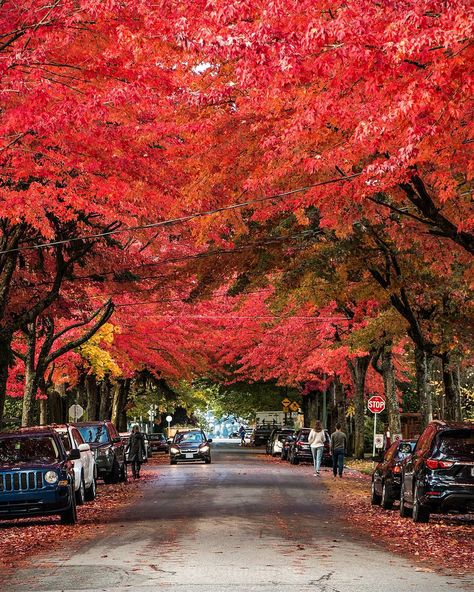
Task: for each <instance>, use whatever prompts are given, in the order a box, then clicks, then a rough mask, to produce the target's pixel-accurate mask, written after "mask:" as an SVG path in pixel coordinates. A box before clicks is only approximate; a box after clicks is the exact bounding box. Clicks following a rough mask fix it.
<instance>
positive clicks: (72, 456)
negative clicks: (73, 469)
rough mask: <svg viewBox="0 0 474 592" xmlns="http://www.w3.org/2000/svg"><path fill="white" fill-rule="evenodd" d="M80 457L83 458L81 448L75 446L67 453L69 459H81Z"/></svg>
mask: <svg viewBox="0 0 474 592" xmlns="http://www.w3.org/2000/svg"><path fill="white" fill-rule="evenodd" d="M80 458H81V453H80V452H79V450H78V449H77V448H73V449H72V450H70V451H69V453H68V455H67V459H68V460H79V459H80Z"/></svg>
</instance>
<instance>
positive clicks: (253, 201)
mask: <svg viewBox="0 0 474 592" xmlns="http://www.w3.org/2000/svg"><path fill="white" fill-rule="evenodd" d="M361 174H362V173H354V174H353V175H347V176H346V177H337V178H336V179H328V180H327V181H320V182H319V183H314V184H313V185H306V186H305V187H298V188H296V189H291V190H289V191H284V192H282V193H276V194H274V195H267V196H265V197H259V198H255V199H249V200H247V201H244V202H240V203H235V204H231V205H228V206H222V207H221V208H216V209H214V210H206V211H204V212H194V213H192V214H188V215H187V216H181V217H179V218H171V219H168V220H161V221H159V222H152V223H150V224H139V225H136V226H125V227H123V228H116V229H113V230H108V231H106V232H98V233H96V234H88V235H82V236H73V237H70V238H67V239H63V240H57V241H51V242H49V243H39V244H36V245H24V246H22V247H17V248H15V249H5V250H3V251H0V255H6V254H7V253H18V252H20V251H31V250H34V249H47V248H49V247H55V246H58V245H65V244H68V243H72V242H75V241H87V240H96V239H98V238H103V237H106V236H111V235H112V234H119V233H124V232H133V231H135V230H146V229H149V228H159V227H164V226H173V225H175V224H182V223H184V222H189V221H190V220H193V219H195V218H202V217H205V216H211V215H213V214H218V213H220V212H227V211H230V210H237V209H240V208H245V207H247V206H251V205H253V204H257V203H262V202H265V201H270V200H272V199H281V198H282V197H288V196H289V195H295V194H296V193H303V192H305V191H309V190H310V189H314V188H315V187H322V186H323V185H331V184H333V183H340V182H341V181H349V180H351V179H353V178H355V177H359V176H360V175H361Z"/></svg>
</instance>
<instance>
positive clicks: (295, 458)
mask: <svg viewBox="0 0 474 592" xmlns="http://www.w3.org/2000/svg"><path fill="white" fill-rule="evenodd" d="M293 464H294V465H299V464H300V459H299V458H298V457H297V456H296V454H295V455H294V456H293Z"/></svg>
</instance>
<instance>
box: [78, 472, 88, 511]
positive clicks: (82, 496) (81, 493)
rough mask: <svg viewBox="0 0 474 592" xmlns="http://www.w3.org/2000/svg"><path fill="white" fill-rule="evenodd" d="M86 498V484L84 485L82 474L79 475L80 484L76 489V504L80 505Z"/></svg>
mask: <svg viewBox="0 0 474 592" xmlns="http://www.w3.org/2000/svg"><path fill="white" fill-rule="evenodd" d="M85 500H86V486H85V485H84V476H83V475H81V484H80V485H79V489H78V490H77V491H76V504H77V505H78V506H82V505H83V504H84V502H85Z"/></svg>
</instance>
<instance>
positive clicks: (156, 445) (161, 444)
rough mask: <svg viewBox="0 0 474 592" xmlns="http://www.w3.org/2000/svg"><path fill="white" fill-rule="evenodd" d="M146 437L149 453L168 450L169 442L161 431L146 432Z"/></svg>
mask: <svg viewBox="0 0 474 592" xmlns="http://www.w3.org/2000/svg"><path fill="white" fill-rule="evenodd" d="M147 438H148V450H149V452H150V453H153V452H166V453H168V452H169V450H170V447H169V444H168V442H167V440H166V438H165V435H164V434H162V433H160V432H159V433H155V434H147ZM150 456H151V454H150Z"/></svg>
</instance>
